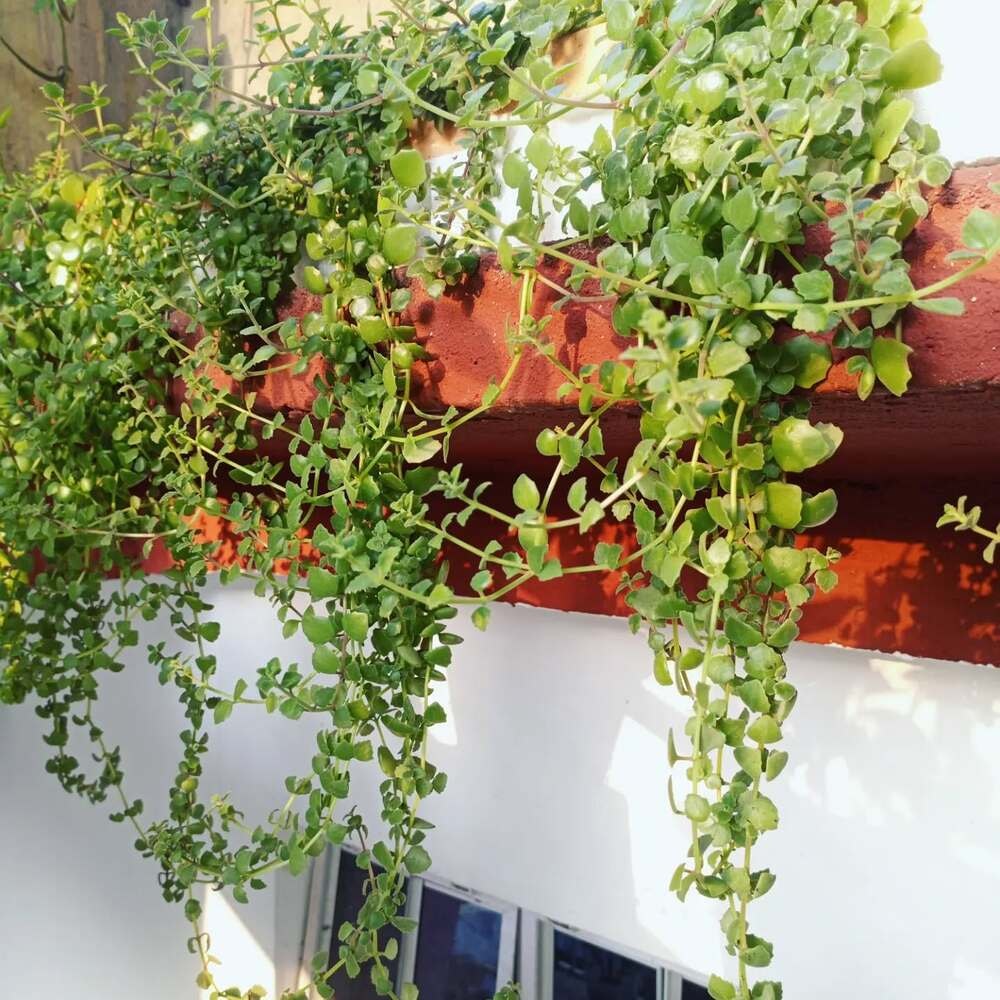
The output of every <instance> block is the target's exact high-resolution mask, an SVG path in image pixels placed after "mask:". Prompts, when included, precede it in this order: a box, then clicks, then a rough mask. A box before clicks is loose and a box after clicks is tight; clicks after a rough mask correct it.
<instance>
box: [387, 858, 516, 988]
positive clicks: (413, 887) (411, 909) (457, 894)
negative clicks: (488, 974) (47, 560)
mask: <svg viewBox="0 0 1000 1000" xmlns="http://www.w3.org/2000/svg"><path fill="white" fill-rule="evenodd" d="M425 887H427V888H430V889H431V890H433V891H434V892H440V893H442V894H443V895H445V896H451V897H452V898H453V899H458V900H461V901H462V902H467V903H475V904H476V905H477V906H481V907H483V908H484V909H487V910H493V911H494V912H495V913H499V914H500V943H499V947H498V950H497V951H498V953H497V985H496V989H498V990H499V989H500V988H501V987H502V986H504V985H505V984H506V983H508V982H510V981H511V980H513V979H514V972H515V970H516V961H517V918H518V907H517V906H516V905H515V904H513V903H508V902H506V901H505V900H502V899H498V898H497V897H496V896H490V895H489V894H488V893H485V892H477V891H476V890H474V889H469V888H468V887H467V886H464V885H458V884H456V883H454V882H448V881H446V880H445V879H440V878H435V877H433V876H431V877H428V876H421V877H420V878H411V879H410V887H409V890H408V892H407V894H406V916H408V917H410V918H411V919H413V920H417V921H419V920H420V908H421V905H422V903H423V898H424V888H425ZM419 946H420V928H419V926H418V927H417V930H416V931H414V932H413V933H412V934H404V935H403V941H402V943H401V946H400V956H399V972H400V981H401V982H414V978H413V976H414V973H415V971H416V967H417V948H418V947H419Z"/></svg>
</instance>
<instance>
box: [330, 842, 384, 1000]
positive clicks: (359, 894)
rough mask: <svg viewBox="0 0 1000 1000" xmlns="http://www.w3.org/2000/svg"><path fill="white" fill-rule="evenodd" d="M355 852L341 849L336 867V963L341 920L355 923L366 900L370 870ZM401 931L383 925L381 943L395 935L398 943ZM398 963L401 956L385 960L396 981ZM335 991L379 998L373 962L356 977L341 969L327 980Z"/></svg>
mask: <svg viewBox="0 0 1000 1000" xmlns="http://www.w3.org/2000/svg"><path fill="white" fill-rule="evenodd" d="M355 858H356V855H354V854H352V853H351V852H350V851H341V852H340V864H339V866H338V868H337V901H336V904H335V906H334V909H333V927H332V928H331V930H330V964H331V965H334V964H335V963H336V962H337V961H339V959H340V938H339V937H338V934H339V933H340V927H341V924H343V923H344V922H345V921H350V922H351V923H352V924H353V923H354V922H355V921H356V920H357V917H358V913H359V911H360V910H361V904H362V903H364V901H365V880H366V879H367V878H368V872H367V871H362V870H361V869H360V868H358V866H357V862H356V860H355ZM381 871H382V869H381V868H376V869H375V874H376V875H377V874H379V873H380V872H381ZM400 937H401V935H400V933H399V931H398V930H396V928H395V927H392V926H389V927H383V928H382V930H381V931H380V932H379V943H380V944H381V945H382V947H383V948H384V947H385V944H386V942H387V941H388V940H389V939H390V938H392V939H394V940H395V941H396V944H397V945H399V943H400ZM398 964H399V957H398V952H397V957H396V958H394V959H393V960H392V961H391V962H386V966H387V967H388V969H389V975H390V976H391V977H392V981H393V983H394V984H395V982H396V970H397V966H398ZM328 982H329V983H330V985H331V986H332V987H333V988H334V990H335V991H336V993H335V995H336V997H337V1000H377V997H378V994H377V993H376V992H375V987H374V986H372V980H371V966H370V965H369V964H366V965H365V967H364V968H363V969H362V970H361V974H360V975H359V976H358V977H357V979H351V978H350V977H349V976H348V975H347V973H346V972H344V970H343V969H339V970H338V971H337V972H335V973H334V974H333V975H332V976H331V977H330V978H329V980H328Z"/></svg>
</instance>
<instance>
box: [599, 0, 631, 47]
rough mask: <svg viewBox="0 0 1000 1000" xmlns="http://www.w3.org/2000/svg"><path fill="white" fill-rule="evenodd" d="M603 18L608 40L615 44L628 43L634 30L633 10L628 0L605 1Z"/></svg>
mask: <svg viewBox="0 0 1000 1000" xmlns="http://www.w3.org/2000/svg"><path fill="white" fill-rule="evenodd" d="M604 16H605V17H606V18H607V32H608V38H610V39H612V40H613V41H616V42H624V41H628V40H629V38H630V36H631V34H632V31H633V29H634V28H635V10H634V9H633V7H632V5H631V4H630V3H629V2H628V0H605V2H604Z"/></svg>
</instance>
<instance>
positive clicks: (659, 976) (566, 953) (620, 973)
mask: <svg viewBox="0 0 1000 1000" xmlns="http://www.w3.org/2000/svg"><path fill="white" fill-rule="evenodd" d="M537 927H538V930H537V932H536V933H537V934H538V937H539V945H540V946H539V956H540V970H539V971H540V976H539V1000H661V997H662V996H663V987H664V983H665V974H664V970H663V969H661V968H660V967H658V965H657V964H656V962H655V961H653V960H645V959H644V958H642V957H641V956H638V955H628V954H625V953H623V952H622V951H620V950H618V949H614V948H611V947H608V946H606V945H604V944H603V943H600V942H598V941H597V940H595V939H593V938H591V937H589V936H587V935H584V934H581V933H579V932H577V931H570V930H568V929H564V928H561V927H558V926H557V925H555V924H554V923H552V922H551V921H548V920H544V919H540V920H538V922H537Z"/></svg>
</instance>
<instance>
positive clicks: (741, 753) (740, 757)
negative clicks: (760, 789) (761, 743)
mask: <svg viewBox="0 0 1000 1000" xmlns="http://www.w3.org/2000/svg"><path fill="white" fill-rule="evenodd" d="M733 756H734V757H735V758H736V763H737V764H739V765H740V767H742V768H743V770H744V771H746V773H747V774H749V775H750V777H751V778H759V777H760V776H761V774H763V773H764V764H763V757H762V755H761V752H760V750H759V748H757V747H737V748H736V749H735V750H734V751H733Z"/></svg>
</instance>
